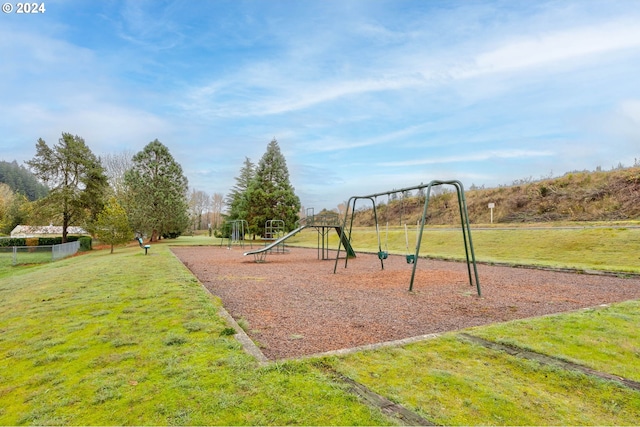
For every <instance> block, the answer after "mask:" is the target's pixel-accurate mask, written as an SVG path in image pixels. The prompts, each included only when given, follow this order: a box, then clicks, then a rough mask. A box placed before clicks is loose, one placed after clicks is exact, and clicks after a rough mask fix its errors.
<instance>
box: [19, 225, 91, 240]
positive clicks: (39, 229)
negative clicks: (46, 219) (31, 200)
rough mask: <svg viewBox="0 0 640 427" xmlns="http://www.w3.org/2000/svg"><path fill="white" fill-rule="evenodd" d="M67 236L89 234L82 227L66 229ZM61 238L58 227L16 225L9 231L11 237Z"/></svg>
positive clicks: (60, 231) (60, 227) (60, 230)
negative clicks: (47, 236) (51, 236)
mask: <svg viewBox="0 0 640 427" xmlns="http://www.w3.org/2000/svg"><path fill="white" fill-rule="evenodd" d="M67 233H68V234H89V233H88V232H87V231H86V230H85V229H84V228H82V227H67ZM46 235H54V236H62V226H60V225H16V227H15V228H14V229H13V230H11V237H36V236H46Z"/></svg>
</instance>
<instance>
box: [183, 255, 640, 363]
mask: <svg viewBox="0 0 640 427" xmlns="http://www.w3.org/2000/svg"><path fill="white" fill-rule="evenodd" d="M245 250H248V248H247V249H244V250H243V249H242V248H239V247H234V248H231V249H227V248H226V247H174V248H172V251H173V253H174V254H175V255H176V256H177V257H178V258H179V259H180V260H181V261H182V262H183V263H184V264H185V265H186V266H187V267H188V268H189V269H190V270H191V271H192V272H193V274H195V275H196V277H198V279H199V280H200V282H202V284H203V285H204V286H205V287H206V288H207V289H208V290H209V291H210V292H211V293H212V294H213V295H216V296H218V297H220V299H221V300H222V303H223V305H224V307H225V309H226V310H227V311H228V312H229V313H230V314H231V316H233V317H234V318H235V319H236V320H238V319H244V320H245V321H246V322H247V323H248V325H249V328H248V329H249V330H248V333H249V336H250V337H251V338H252V340H253V341H254V342H255V343H257V344H258V345H259V346H260V348H261V350H262V352H263V353H264V355H265V356H266V357H267V358H269V359H272V360H274V359H286V358H292V357H299V356H304V355H311V354H318V353H323V352H327V351H332V350H340V349H346V348H351V347H358V346H363V345H367V344H375V343H380V342H387V341H395V340H399V339H404V338H410V337H415V336H420V335H426V334H432V333H440V332H445V331H453V330H458V329H462V328H466V327H470V326H478V325H486V324H490V323H496V322H504V321H508V320H514V319H522V318H528V317H536V316H542V315H546V314H551V313H560V312H565V311H571V310H577V309H580V308H586V307H595V306H598V305H601V304H609V303H614V302H620V301H625V300H630V299H638V298H640V279H639V278H638V277H634V278H620V277H611V276H602V275H589V274H577V273H565V272H553V271H543V270H535V269H527V268H513V267H503V266H489V265H483V264H478V272H479V278H480V285H481V289H482V297H478V295H477V292H476V288H475V286H473V287H472V286H470V285H469V277H468V273H467V266H466V264H465V263H459V262H449V261H436V260H429V259H420V260H419V261H418V266H417V272H416V279H415V282H414V288H413V292H408V289H409V282H410V278H411V268H412V266H411V265H409V264H407V263H406V260H405V257H404V256H394V255H390V256H389V258H388V259H387V260H385V264H384V270H381V268H380V261H379V260H378V257H377V255H376V254H364V253H358V255H357V257H356V258H354V259H350V260H349V262H348V265H347V268H344V260H339V262H338V268H337V271H336V274H334V273H333V269H334V265H335V259H332V260H320V259H318V252H317V250H316V249H303V248H290V252H288V253H285V254H270V255H268V256H267V258H266V262H265V263H256V262H254V259H253V256H251V255H249V256H243V252H244V251H245ZM334 256H335V253H334Z"/></svg>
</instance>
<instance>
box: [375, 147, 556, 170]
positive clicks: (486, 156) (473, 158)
mask: <svg viewBox="0 0 640 427" xmlns="http://www.w3.org/2000/svg"><path fill="white" fill-rule="evenodd" d="M554 154H555V153H554V152H553V151H548V150H547V151H537V150H517V149H511V150H491V151H483V152H477V153H472V154H467V155H461V156H448V157H443V156H438V157H433V158H427V159H412V160H406V161H400V162H381V163H378V165H379V166H387V167H398V166H402V167H404V166H419V165H432V164H442V163H455V162H479V161H484V160H491V159H514V158H531V157H548V156H553V155H554Z"/></svg>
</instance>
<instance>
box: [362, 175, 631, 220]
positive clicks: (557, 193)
mask: <svg viewBox="0 0 640 427" xmlns="http://www.w3.org/2000/svg"><path fill="white" fill-rule="evenodd" d="M443 189H445V190H449V188H446V187H444V188H443ZM451 189H452V188H451ZM465 197H466V200H467V208H468V211H469V218H470V220H471V222H472V223H476V224H477V223H489V222H490V210H489V208H488V204H489V203H494V204H495V209H494V211H493V221H494V223H514V222H548V221H612V220H637V219H640V167H633V168H627V169H618V170H613V171H607V172H572V173H567V174H565V175H564V176H562V177H559V178H552V179H545V180H541V181H536V182H528V181H522V182H521V183H519V184H518V185H512V186H505V187H498V188H491V189H476V190H469V189H467V191H466V196H465ZM378 202H379V203H380V206H379V211H378V222H379V223H381V224H385V223H386V222H389V224H390V225H400V224H403V223H408V224H415V223H416V222H417V221H418V220H419V219H420V218H421V217H422V210H423V207H424V198H422V197H417V196H414V197H408V198H405V199H404V200H401V199H398V200H391V201H387V200H386V199H385V200H383V198H382V199H378ZM361 207H362V208H363V210H361V211H360V212H358V213H357V216H356V224H357V225H361V226H371V225H373V223H374V221H373V213H372V211H371V209H364V208H369V206H366V205H365V204H364V202H363V203H362V204H361V205H358V206H356V210H359V208H361ZM458 221H459V213H458V202H457V197H456V194H455V191H453V192H452V191H450V190H449V191H447V192H444V193H442V194H438V195H437V196H433V193H432V197H431V199H430V203H429V210H428V222H429V223H430V224H454V223H457V222H458Z"/></svg>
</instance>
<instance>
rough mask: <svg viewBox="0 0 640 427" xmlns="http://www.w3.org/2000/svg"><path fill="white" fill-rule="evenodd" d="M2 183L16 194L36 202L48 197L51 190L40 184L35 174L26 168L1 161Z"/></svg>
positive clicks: (0, 179) (0, 176)
mask: <svg viewBox="0 0 640 427" xmlns="http://www.w3.org/2000/svg"><path fill="white" fill-rule="evenodd" d="M0 183H5V184H7V185H8V186H9V188H11V190H13V192H15V193H20V194H24V195H25V196H27V199H29V200H30V201H34V200H37V199H41V198H43V197H45V196H46V195H47V193H48V192H49V189H48V188H47V187H46V185H43V184H42V183H40V182H38V179H37V178H36V177H35V175H34V174H32V173H31V172H29V170H28V169H27V168H25V167H24V166H19V165H18V163H17V162H16V161H15V160H14V161H13V162H11V163H9V162H5V161H0Z"/></svg>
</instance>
